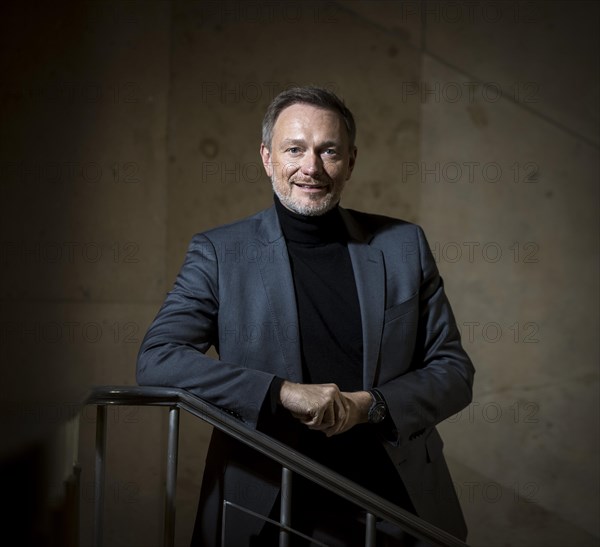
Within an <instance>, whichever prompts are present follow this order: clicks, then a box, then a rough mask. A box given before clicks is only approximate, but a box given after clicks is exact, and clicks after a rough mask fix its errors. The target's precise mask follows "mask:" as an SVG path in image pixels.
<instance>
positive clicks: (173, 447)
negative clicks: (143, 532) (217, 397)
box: [164, 406, 179, 547]
mask: <svg viewBox="0 0 600 547" xmlns="http://www.w3.org/2000/svg"><path fill="white" fill-rule="evenodd" d="M178 445H179V408H178V407H176V406H172V407H169V433H168V440H167V488H166V494H165V526H164V545H165V547H173V545H174V544H175V487H176V485H177V451H178Z"/></svg>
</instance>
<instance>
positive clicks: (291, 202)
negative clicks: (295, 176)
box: [271, 175, 341, 217]
mask: <svg viewBox="0 0 600 547" xmlns="http://www.w3.org/2000/svg"><path fill="white" fill-rule="evenodd" d="M306 184H323V183H322V182H320V181H306ZM328 184H329V186H330V187H332V183H328ZM271 185H272V186H273V191H274V192H275V195H276V196H277V197H278V198H279V201H281V203H282V205H283V206H284V207H285V208H286V209H289V210H290V211H292V212H294V213H298V214H299V215H304V216H309V217H314V216H320V215H324V214H325V213H327V212H328V211H331V209H333V208H334V207H335V206H336V205H337V204H338V203H339V201H340V195H341V189H340V190H339V191H337V192H333V191H329V192H327V193H326V194H325V195H307V196H306V197H307V198H308V200H307V199H306V198H304V199H300V198H298V197H296V196H294V195H293V181H288V182H287V183H286V186H285V187H284V188H285V190H282V186H283V185H282V184H279V183H277V181H276V179H275V175H273V176H272V177H271Z"/></svg>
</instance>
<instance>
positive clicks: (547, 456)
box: [0, 0, 600, 547]
mask: <svg viewBox="0 0 600 547" xmlns="http://www.w3.org/2000/svg"><path fill="white" fill-rule="evenodd" d="M9 15H10V17H6V18H4V21H3V22H5V23H6V25H5V26H6V32H5V33H3V39H4V40H6V44H7V47H6V48H3V51H4V52H5V53H4V54H3V57H2V60H3V66H4V67H6V70H5V71H4V73H8V74H11V75H12V76H11V78H9V79H7V80H6V85H5V86H4V87H3V96H2V104H1V108H2V112H3V120H5V119H6V120H8V123H3V125H2V166H3V172H2V179H3V180H2V187H3V203H2V205H3V206H4V208H5V209H6V214H4V215H3V216H2V220H1V221H0V222H2V227H3V234H4V240H5V242H6V243H4V244H3V247H2V267H3V273H4V275H6V276H7V277H6V281H5V282H4V283H3V284H2V289H1V290H2V295H1V298H2V301H3V306H4V308H5V310H6V318H7V319H6V320H4V319H3V330H2V333H3V341H4V342H5V343H6V344H5V346H4V348H3V351H4V352H5V356H6V357H5V358H3V361H4V362H6V363H8V362H10V363H16V364H18V366H11V367H9V366H3V367H2V369H3V383H2V386H3V387H2V391H3V395H4V397H3V399H5V400H6V401H7V403H10V402H14V401H19V402H20V404H21V408H23V410H22V411H20V412H19V413H17V414H16V415H15V413H14V411H13V412H12V416H13V418H16V419H13V420H12V421H11V423H13V425H15V424H16V425H15V429H23V428H19V425H22V424H23V423H25V425H27V428H25V429H26V431H27V432H29V433H30V436H31V437H34V436H35V435H36V432H38V431H39V429H43V430H44V431H52V430H53V427H54V426H56V424H59V423H62V420H61V419H60V418H56V417H55V416H56V413H59V414H61V413H62V414H68V409H69V408H70V402H75V401H77V400H80V398H81V396H82V395H81V394H82V392H83V391H85V389H86V388H87V386H89V385H92V384H121V383H133V382H134V364H135V354H136V351H137V347H138V345H139V342H140V341H141V337H142V336H143V333H144V331H145V329H146V328H147V326H148V324H149V323H150V321H151V320H152V318H153V316H154V314H155V313H156V311H157V309H158V307H159V306H160V303H161V302H162V300H163V298H164V295H165V292H166V291H167V290H168V289H169V287H170V286H171V284H172V281H173V279H174V277H175V275H176V273H177V270H178V268H179V266H180V264H181V261H182V259H183V254H184V252H185V248H186V246H187V243H188V241H189V239H190V237H191V236H192V235H193V233H195V232H197V231H200V230H203V229H205V228H209V227H211V226H214V225H217V224H221V223H224V222H228V221H231V220H234V219H237V218H240V217H242V216H245V215H247V214H250V213H252V212H254V211H256V210H258V209H260V208H263V207H266V206H268V205H269V204H270V203H271V200H272V198H271V195H272V194H271V189H270V185H269V182H268V181H267V179H266V177H265V176H264V175H263V174H262V172H261V168H260V162H259V156H258V147H259V144H260V136H259V135H260V121H261V118H262V114H263V112H264V109H265V108H266V106H267V104H268V102H269V101H270V99H271V98H272V97H273V96H274V95H275V94H276V93H277V92H278V91H280V90H282V89H284V88H286V87H288V86H289V85H292V84H294V83H298V84H302V83H315V84H321V85H324V86H327V87H330V88H331V89H333V90H335V91H337V92H339V93H340V94H341V95H342V96H343V97H344V98H345V100H346V101H347V103H348V104H349V106H350V107H351V108H352V109H353V111H354V112H355V115H356V118H357V122H358V126H359V131H358V141H357V145H358V148H359V155H358V163H357V168H356V170H355V173H354V175H353V178H352V181H351V182H350V184H349V186H348V187H347V190H346V194H345V196H344V199H343V204H344V205H345V206H347V207H353V208H358V209H364V210H369V211H374V212H379V213H383V214H389V215H393V216H397V217H402V218H405V219H408V220H411V221H415V222H418V223H420V224H421V225H422V226H423V227H424V228H425V231H426V233H427V235H428V237H429V241H430V245H431V247H432V250H433V252H434V255H435V256H436V258H437V261H438V265H439V268H440V270H441V272H442V275H443V277H444V279H445V283H446V286H447V291H448V294H449V296H450V299H451V301H452V303H453V307H454V310H455V313H456V316H457V319H458V322H459V324H460V326H461V328H462V331H463V337H464V342H465V346H466V349H467V350H468V352H469V353H470V355H471V356H472V358H473V361H474V362H475V365H476V368H477V371H478V372H477V375H476V387H475V394H474V403H473V405H471V407H469V409H466V410H465V411H463V412H462V413H460V414H459V415H457V416H455V417H453V418H452V419H450V420H448V421H447V422H446V423H445V424H443V425H442V427H441V429H442V433H443V435H444V438H445V441H446V454H447V455H448V459H449V462H450V465H451V467H452V471H453V473H454V478H455V482H456V485H457V489H458V491H459V494H460V499H461V502H462V505H463V508H464V510H465V513H466V516H467V520H468V522H469V525H470V529H471V534H470V537H469V542H470V543H471V544H473V545H480V546H491V545H505V546H519V547H520V546H527V547H530V546H531V547H533V546H542V545H543V546H549V545H556V546H564V545H573V546H575V545H577V546H580V545H590V546H591V545H597V544H598V541H599V538H600V531H599V530H598V521H597V514H598V510H599V509H600V507H599V505H598V503H599V502H598V489H597V484H598V478H599V477H598V463H597V456H598V434H597V431H598V425H599V424H598V344H597V340H596V338H597V332H598V309H597V302H598V235H597V220H596V219H597V206H598V146H599V142H598V71H597V67H598V57H597V45H598V44H597V41H598V39H597V37H596V34H597V22H598V8H597V7H596V4H595V3H591V2H589V3H588V2H528V1H522V2H491V1H490V2H485V1H484V2H474V3H471V2H464V3H463V2H433V1H431V2H427V3H426V4H421V3H419V2H416V1H414V2H410V1H407V2H400V1H386V0H380V1H372V0H364V1H362V0H345V1H344V0H340V1H321V2H311V1H305V2H284V3H278V2H270V1H265V2H258V1H254V0H247V1H245V2H233V1H226V2H215V1H210V0H203V1H188V0H174V1H173V2H166V1H164V2H163V1H145V2H108V1H103V2H86V3H73V5H69V4H67V3H64V5H63V4H57V5H56V6H55V7H54V8H50V7H48V8H45V11H43V12H42V13H39V12H38V13H37V14H36V15H35V16H34V15H33V13H32V12H31V11H30V10H28V9H27V8H20V9H16V8H13V10H12V12H11V13H9ZM50 22H51V24H50ZM9 213H10V214H9ZM25 219H27V220H25ZM24 220H25V221H24ZM57 248H58V249H60V254H59V255H57V252H59V251H57ZM57 257H58V258H57ZM41 363H43V364H41ZM25 383H29V384H30V385H32V386H34V388H35V390H34V393H33V394H30V395H27V392H26V391H25V390H13V389H12V387H11V388H7V386H13V385H17V386H19V385H24V384H25ZM27 398H29V399H30V402H31V404H30V405H29V406H26V405H25V404H24V403H23V401H25V400H26V399H27ZM32 408H33V410H31V409H32ZM3 412H4V414H6V413H7V412H9V411H8V410H6V409H5V410H3ZM94 422H95V418H94V415H93V413H92V412H89V411H86V412H85V413H84V414H83V416H82V426H83V427H82V430H81V442H80V450H81V452H80V459H81V461H82V463H83V466H84V468H83V474H82V483H83V486H84V489H83V504H82V510H83V528H82V533H81V537H82V544H83V545H89V544H90V538H91V535H90V516H91V514H90V511H91V488H90V481H91V480H92V478H91V462H92V443H93V429H94V425H95V424H94ZM40 424H41V425H42V426H44V427H41V428H39V427H38V426H39V425H40ZM209 433H210V432H209V429H208V428H207V427H206V426H203V425H202V424H198V423H196V421H194V420H192V419H188V417H184V420H183V425H182V436H181V451H182V455H181V462H180V470H179V471H180V472H179V484H178V487H179V490H178V528H177V543H178V545H186V544H187V542H188V540H189V536H190V533H191V527H192V524H193V517H194V513H195V504H196V499H197V494H198V489H199V484H200V480H201V473H202V466H203V463H202V460H203V454H204V451H205V449H206V440H207V438H208V435H209ZM50 434H51V433H47V435H50ZM109 434H110V439H111V440H110V455H109V468H108V473H109V475H108V476H109V478H108V486H109V488H108V494H107V530H106V537H107V542H108V544H110V545H115V546H134V545H144V546H150V545H159V544H160V530H161V522H160V520H161V511H162V498H161V495H162V494H161V492H162V486H163V484H164V471H163V469H162V462H163V459H164V449H165V443H164V441H165V420H164V413H163V412H161V411H160V410H157V409H150V410H146V411H142V410H134V409H129V410H120V411H116V410H115V411H113V412H112V413H109ZM23 442H25V441H23ZM17 444H18V443H17ZM17 448H18V446H17Z"/></svg>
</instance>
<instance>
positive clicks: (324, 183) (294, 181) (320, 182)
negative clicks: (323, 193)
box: [288, 179, 329, 186]
mask: <svg viewBox="0 0 600 547" xmlns="http://www.w3.org/2000/svg"><path fill="white" fill-rule="evenodd" d="M288 182H290V183H291V184H306V185H307V186H308V185H311V186H328V185H329V181H327V180H315V179H308V180H304V179H290V180H289V181H288Z"/></svg>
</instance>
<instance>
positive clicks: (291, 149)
mask: <svg viewBox="0 0 600 547" xmlns="http://www.w3.org/2000/svg"><path fill="white" fill-rule="evenodd" d="M288 152H291V153H292V154H296V153H298V152H300V148H298V147H297V146H292V147H291V148H288Z"/></svg>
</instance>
